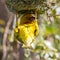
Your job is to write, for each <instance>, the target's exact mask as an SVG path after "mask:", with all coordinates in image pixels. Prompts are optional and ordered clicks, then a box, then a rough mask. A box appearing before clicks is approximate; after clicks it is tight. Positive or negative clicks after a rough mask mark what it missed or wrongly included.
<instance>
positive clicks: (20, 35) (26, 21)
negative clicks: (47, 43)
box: [14, 14, 39, 46]
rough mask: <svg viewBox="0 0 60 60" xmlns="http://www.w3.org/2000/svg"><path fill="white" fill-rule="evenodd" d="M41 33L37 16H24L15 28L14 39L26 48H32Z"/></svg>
mask: <svg viewBox="0 0 60 60" xmlns="http://www.w3.org/2000/svg"><path fill="white" fill-rule="evenodd" d="M38 33H39V27H38V23H37V18H36V16H35V14H24V15H23V16H22V17H21V20H20V22H19V24H16V27H15V28H14V37H15V39H17V40H18V41H19V42H21V43H23V44H24V45H25V46H30V45H31V43H32V42H33V41H34V39H35V37H36V36H37V35H38Z"/></svg>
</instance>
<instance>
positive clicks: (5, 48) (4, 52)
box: [2, 15, 12, 60]
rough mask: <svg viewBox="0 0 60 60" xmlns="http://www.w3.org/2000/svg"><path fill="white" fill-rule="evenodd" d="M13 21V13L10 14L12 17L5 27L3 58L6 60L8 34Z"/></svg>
mask: <svg viewBox="0 0 60 60" xmlns="http://www.w3.org/2000/svg"><path fill="white" fill-rule="evenodd" d="M11 23H12V15H11V16H10V19H9V20H8V22H7V25H6V28H5V32H4V35H3V57H2V60H6V56H7V46H6V42H7V35H8V32H9V27H10V25H11Z"/></svg>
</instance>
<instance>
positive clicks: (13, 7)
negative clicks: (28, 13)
mask: <svg viewBox="0 0 60 60" xmlns="http://www.w3.org/2000/svg"><path fill="white" fill-rule="evenodd" d="M45 2H46V0H6V5H7V7H8V9H9V10H10V11H12V12H15V13H18V12H19V11H21V10H31V9H35V8H38V7H41V6H42V5H43V4H44V3H45Z"/></svg>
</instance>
